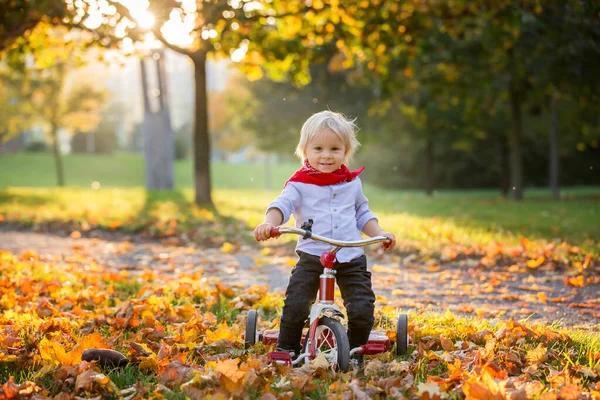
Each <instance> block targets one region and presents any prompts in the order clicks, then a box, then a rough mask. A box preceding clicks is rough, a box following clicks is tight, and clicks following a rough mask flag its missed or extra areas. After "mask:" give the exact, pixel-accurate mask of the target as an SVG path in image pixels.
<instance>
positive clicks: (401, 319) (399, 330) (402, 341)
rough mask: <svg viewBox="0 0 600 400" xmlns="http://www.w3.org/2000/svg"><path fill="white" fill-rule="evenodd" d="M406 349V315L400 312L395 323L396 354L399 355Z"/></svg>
mask: <svg viewBox="0 0 600 400" xmlns="http://www.w3.org/2000/svg"><path fill="white" fill-rule="evenodd" d="M407 351H408V316H407V315H406V314H400V315H399V316H398V322H397V323H396V355H397V356H401V355H404V354H406V352H407Z"/></svg>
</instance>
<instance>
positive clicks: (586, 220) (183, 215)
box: [0, 154, 600, 254]
mask: <svg viewBox="0 0 600 400" xmlns="http://www.w3.org/2000/svg"><path fill="white" fill-rule="evenodd" d="M297 166H298V164H296V163H284V164H281V165H277V166H276V167H272V168H271V177H270V181H271V187H272V189H270V190H267V189H265V186H266V185H265V178H266V172H265V171H266V168H265V165H263V164H244V165H242V164H223V163H216V164H213V165H212V169H211V172H212V182H213V187H214V188H215V190H214V192H213V200H214V202H215V205H216V208H217V211H218V212H219V213H220V215H221V216H229V217H232V218H233V219H236V220H239V221H241V222H242V223H243V224H246V225H247V227H248V230H249V229H251V228H253V227H254V226H255V225H256V224H257V223H259V222H261V221H262V218H263V215H264V210H265V207H266V205H267V204H268V203H269V202H271V201H272V200H273V199H274V198H275V197H276V196H277V195H278V193H279V191H280V188H281V186H282V185H283V182H285V180H286V179H287V178H288V177H289V176H290V174H291V173H292V172H293V171H294V170H295V169H296V168H297ZM53 168H54V167H53V161H52V158H51V156H50V155H48V154H16V155H8V156H2V157H0V171H2V174H0V214H3V215H4V217H5V219H6V220H14V219H17V220H25V221H27V220H31V221H32V222H36V221H37V222H40V221H49V220H76V221H87V220H89V219H90V217H92V218H93V219H94V220H96V221H97V224H98V225H100V226H105V227H106V226H108V225H109V224H110V223H112V222H114V221H121V222H123V225H124V226H123V228H126V229H129V230H136V229H138V227H140V226H142V225H144V224H145V223H147V222H148V221H149V220H150V221H152V220H163V221H167V220H170V219H177V220H178V221H180V222H181V221H188V222H189V225H190V226H193V225H194V223H195V222H196V220H197V213H198V210H197V209H194V208H193V207H190V203H191V202H192V199H193V190H192V189H191V181H192V171H191V169H192V168H191V162H190V161H183V162H178V163H177V164H176V183H177V189H176V190H174V191H164V192H161V191H156V192H146V191H145V190H144V189H142V187H143V184H144V181H143V180H144V178H143V161H142V159H141V157H140V156H137V155H131V154H116V155H114V156H112V157H111V156H86V155H68V156H65V171H66V173H67V176H66V181H67V184H68V185H69V187H68V188H64V189H56V188H42V187H52V186H53V185H54V169H53ZM93 181H98V182H100V183H101V188H100V189H99V190H93V189H90V185H91V182H93ZM17 186H27V187H28V188H17ZM36 187H38V188H36ZM2 188H4V189H3V190H2ZM365 193H366V195H367V197H368V198H369V200H370V206H371V208H372V210H373V211H374V212H375V213H376V214H377V215H378V217H379V220H380V224H381V226H382V227H383V228H384V229H387V230H389V231H391V232H394V233H395V234H396V235H397V237H398V238H399V239H401V240H406V241H412V242H415V243H416V244H417V245H418V246H421V247H424V248H425V247H426V248H430V249H434V248H436V247H440V246H441V245H456V244H458V245H485V244H487V243H490V242H494V241H497V242H501V243H505V244H516V243H518V242H519V238H520V237H527V238H528V239H529V240H533V241H537V240H542V241H566V242H568V243H570V244H572V245H577V246H580V247H582V248H584V249H587V250H591V251H593V252H594V253H596V254H598V253H600V250H598V249H599V247H600V243H599V241H600V201H599V200H600V187H591V188H568V189H565V190H563V192H562V199H561V201H554V200H551V199H550V197H549V195H548V191H547V190H544V189H531V190H527V191H526V193H525V200H524V201H523V202H520V203H517V202H514V201H511V200H507V199H504V198H502V197H501V196H499V193H498V191H496V190H461V191H452V190H447V191H438V192H436V193H435V194H434V196H433V197H428V196H426V195H425V194H423V193H422V192H420V191H415V190H384V189H380V188H376V187H373V186H371V185H368V184H365ZM233 219H232V220H230V221H229V222H233ZM229 222H228V223H229ZM217 228H218V226H217Z"/></svg>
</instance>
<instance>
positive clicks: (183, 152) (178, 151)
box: [173, 124, 192, 160]
mask: <svg viewBox="0 0 600 400" xmlns="http://www.w3.org/2000/svg"><path fill="white" fill-rule="evenodd" d="M173 141H174V143H173V147H174V148H175V159H176V160H183V159H185V158H187V157H188V156H189V155H190V151H191V148H192V132H191V127H190V124H184V125H183V126H181V127H180V128H178V129H177V130H175V132H173Z"/></svg>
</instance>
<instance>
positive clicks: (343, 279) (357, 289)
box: [277, 251, 375, 354]
mask: <svg viewBox="0 0 600 400" xmlns="http://www.w3.org/2000/svg"><path fill="white" fill-rule="evenodd" d="M298 255H299V256H300V260H298V263H297V264H296V266H295V267H294V268H293V269H292V276H291V277H290V282H289V284H288V287H287V290H286V291H285V302H284V305H283V314H282V316H281V323H280V330H279V340H278V343H277V349H279V350H287V351H290V350H291V351H295V352H296V354H299V352H300V350H301V347H300V339H301V336H302V329H303V328H304V325H305V324H306V320H307V319H308V316H309V313H310V307H311V306H312V304H313V303H314V301H315V300H316V298H317V292H318V290H319V275H321V274H322V273H323V266H322V265H321V263H320V262H319V257H317V256H313V255H310V254H307V253H304V252H301V251H298ZM335 268H336V271H337V272H336V281H337V284H338V286H339V287H340V291H341V293H342V299H344V307H346V312H347V314H348V340H349V342H350V349H353V348H355V347H358V346H361V345H363V344H366V343H367V342H368V340H369V333H370V332H371V329H372V328H373V324H374V322H375V318H374V316H373V313H374V310H375V294H374V293H373V289H372V288H371V273H370V272H369V271H367V258H366V257H365V256H364V255H362V256H360V257H357V258H355V259H354V260H352V261H350V262H347V263H337V264H336V265H335Z"/></svg>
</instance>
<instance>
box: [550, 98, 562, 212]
mask: <svg viewBox="0 0 600 400" xmlns="http://www.w3.org/2000/svg"><path fill="white" fill-rule="evenodd" d="M557 97H558V96H557V94H556V93H554V94H553V95H552V99H551V102H550V113H551V126H550V190H551V191H552V197H553V198H555V199H557V200H558V199H560V182H559V171H560V160H559V156H558V107H557V104H556V103H557Z"/></svg>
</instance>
